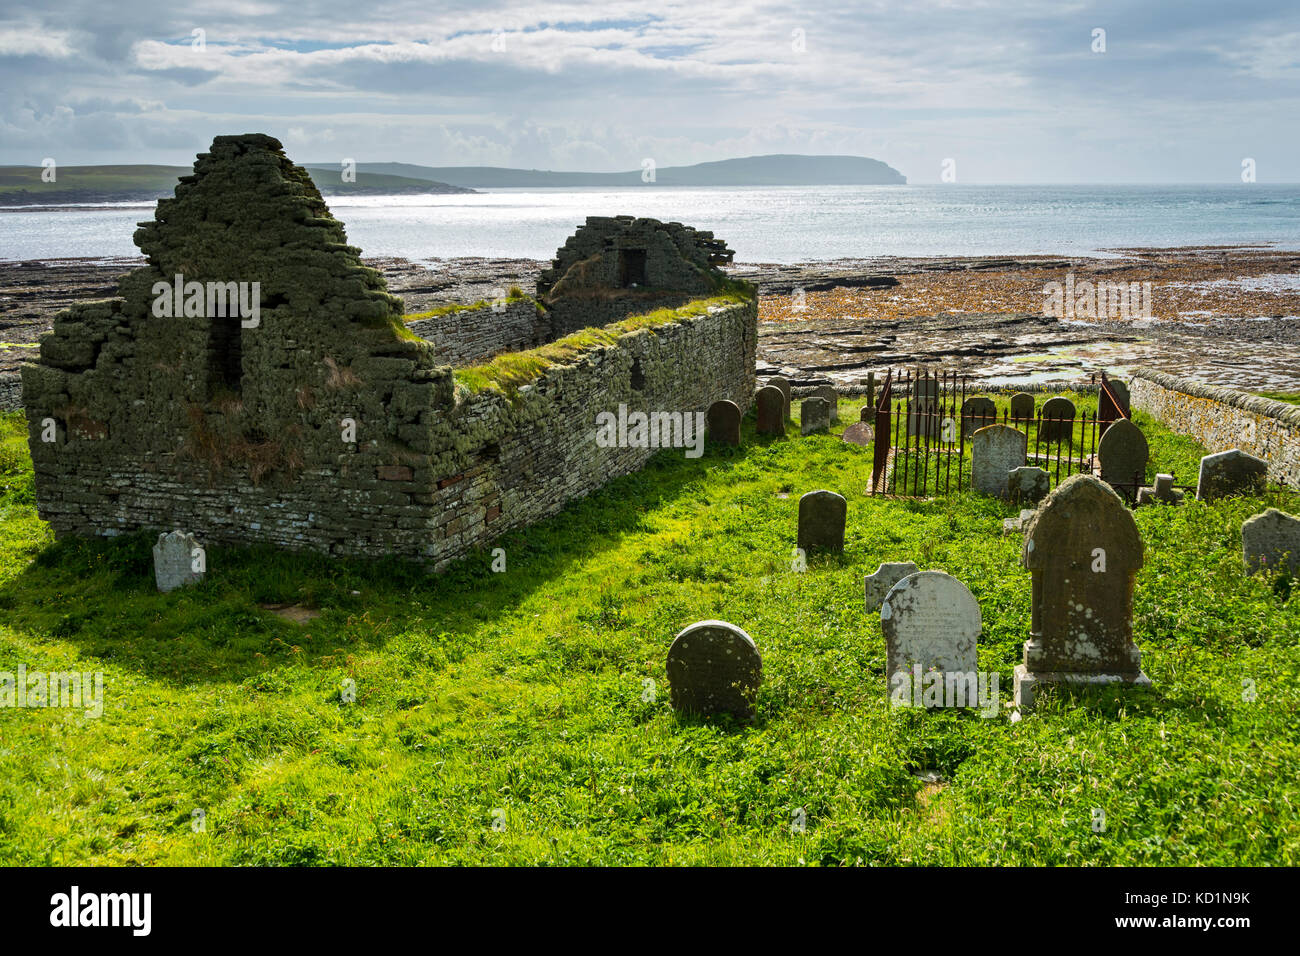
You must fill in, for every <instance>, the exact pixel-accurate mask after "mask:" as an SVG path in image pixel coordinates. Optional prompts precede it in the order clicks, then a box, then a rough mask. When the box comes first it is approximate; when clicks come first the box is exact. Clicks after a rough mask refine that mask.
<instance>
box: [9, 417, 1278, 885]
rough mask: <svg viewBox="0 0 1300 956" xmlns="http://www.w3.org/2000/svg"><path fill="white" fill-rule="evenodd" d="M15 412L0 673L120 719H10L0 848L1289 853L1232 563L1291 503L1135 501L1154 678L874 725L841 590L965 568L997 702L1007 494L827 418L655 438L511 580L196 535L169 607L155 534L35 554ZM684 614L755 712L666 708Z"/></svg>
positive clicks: (1257, 582) (869, 622) (1268, 614)
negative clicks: (742, 661) (1245, 532)
mask: <svg viewBox="0 0 1300 956" xmlns="http://www.w3.org/2000/svg"><path fill="white" fill-rule="evenodd" d="M840 408H841V416H842V424H841V425H840V426H837V427H836V429H835V431H836V432H838V431H840V430H841V429H842V427H843V425H844V424H847V423H849V422H853V421H857V419H858V412H857V408H856V407H855V405H854V404H853V403H849V402H846V401H841V404H840ZM796 418H797V410H796ZM1138 422H1139V424H1141V425H1142V426H1143V428H1144V430H1145V431H1146V432H1147V434H1148V436H1149V437H1150V439H1151V449H1152V457H1153V462H1152V465H1153V467H1152V471H1153V472H1154V471H1155V470H1157V469H1158V470H1160V471H1170V470H1172V471H1174V472H1175V474H1177V475H1179V476H1180V481H1188V480H1194V475H1195V465H1196V460H1197V458H1198V457H1199V456H1200V455H1201V454H1203V453H1204V450H1203V449H1201V448H1199V447H1197V446H1195V445H1194V444H1193V443H1191V442H1189V441H1187V440H1186V439H1182V438H1179V437H1177V436H1173V435H1171V434H1169V433H1168V432H1167V431H1165V430H1164V429H1162V428H1160V427H1159V426H1158V425H1156V424H1155V423H1154V422H1152V421H1150V420H1149V419H1144V418H1141V417H1140V416H1139V418H1138ZM23 428H24V426H23V424H22V420H21V418H20V417H19V416H13V415H11V416H7V417H5V418H4V419H3V428H2V433H0V490H2V492H3V496H2V497H0V521H2V524H0V527H2V531H0V671H15V670H16V668H17V666H18V665H19V664H20V663H21V664H25V666H26V667H27V669H28V670H29V671H31V670H37V669H46V670H71V669H76V670H81V671H102V672H103V673H104V677H105V682H106V689H105V710H104V714H103V716H102V717H101V718H99V719H93V718H87V717H85V716H84V715H82V714H81V713H80V712H76V711H70V710H67V709H52V708H51V709H16V708H0V863H10V864H163V863H169V864H414V863H433V864H448V863H473V864H640V863H644V864H700V863H712V864H795V863H808V864H826V865H838V864H1139V865H1156V864H1159V865H1188V864H1225V865H1235V864H1252V865H1253V864H1289V865H1296V864H1297V863H1300V733H1298V732H1297V728H1298V727H1300V712H1298V711H1300V648H1298V647H1297V638H1298V636H1300V597H1291V598H1290V599H1289V600H1288V599H1287V597H1286V594H1287V587H1286V585H1287V582H1271V581H1269V580H1266V579H1264V578H1262V577H1255V578H1251V577H1247V576H1246V575H1244V574H1243V572H1242V560H1241V552H1240V547H1241V545H1240V528H1241V523H1242V521H1243V520H1244V519H1245V518H1247V517H1249V516H1250V515H1252V514H1255V513H1257V512H1259V511H1261V510H1263V508H1265V507H1266V506H1268V505H1269V504H1274V505H1276V506H1278V507H1283V508H1285V509H1286V510H1289V511H1292V512H1296V511H1300V499H1297V498H1296V497H1294V496H1293V497H1282V496H1280V495H1277V494H1273V495H1270V497H1269V498H1268V499H1267V500H1250V499H1240V500H1232V501H1229V502H1222V503H1218V504H1215V505H1213V506H1207V505H1204V504H1200V503H1196V502H1189V503H1188V504H1186V505H1184V506H1182V507H1176V508H1175V507H1150V508H1142V509H1139V510H1138V511H1137V512H1136V518H1137V522H1138V525H1139V527H1140V528H1141V530H1142V534H1143V538H1144V540H1145V542H1146V548H1147V559H1146V566H1145V567H1144V568H1143V570H1142V572H1141V573H1140V575H1139V577H1138V581H1137V589H1136V597H1135V609H1136V610H1135V636H1136V639H1137V643H1138V645H1139V646H1140V648H1141V649H1142V653H1143V666H1144V669H1145V670H1146V672H1147V674H1148V675H1150V677H1151V679H1152V680H1153V682H1154V689H1153V690H1152V691H1150V692H1147V693H1137V694H1130V695H1127V696H1126V695H1123V694H1120V693H1117V692H1115V691H1100V692H1095V693H1091V694H1083V695H1079V696H1075V697H1070V696H1065V697H1048V698H1046V699H1045V700H1044V702H1043V703H1042V704H1041V705H1040V706H1039V708H1038V709H1037V710H1036V711H1035V712H1034V713H1032V714H1030V715H1029V716H1027V717H1025V718H1024V719H1022V720H1020V721H1018V722H1012V721H1011V720H1010V719H1009V712H1007V711H1004V712H1003V714H1002V715H1001V716H998V717H995V718H991V719H986V718H982V717H980V716H979V715H978V713H977V712H976V711H969V712H953V711H945V712H932V713H920V712H915V711H911V710H905V711H892V710H890V708H889V706H888V702H887V699H886V686H885V676H884V667H885V660H884V644H883V639H882V636H881V631H880V625H879V619H878V617H876V616H875V615H868V614H867V613H865V612H864V609H863V596H862V579H863V576H864V575H865V574H869V573H871V572H873V571H874V570H875V569H876V566H877V565H878V564H879V563H880V562H882V561H891V560H905V559H912V560H915V561H916V562H917V563H918V564H919V565H920V566H921V567H923V568H941V569H943V570H946V571H948V572H949V573H951V574H954V575H956V576H957V577H959V578H961V579H962V580H963V581H964V582H965V583H966V585H967V586H968V587H969V588H970V589H971V591H972V592H973V593H974V594H975V596H976V597H977V598H978V600H979V603H980V607H981V610H982V614H983V621H984V636H983V638H982V639H981V645H980V666H981V668H982V669H985V670H994V671H997V672H998V673H999V674H1000V677H1001V690H1002V694H1003V699H1004V701H1008V702H1009V700H1010V695H1011V684H1012V681H1011V671H1012V668H1013V667H1014V665H1015V664H1016V663H1017V662H1018V661H1019V657H1020V652H1021V644H1022V642H1023V641H1024V639H1025V638H1026V636H1027V635H1028V632H1029V575H1028V573H1027V572H1025V571H1023V570H1022V569H1021V568H1020V567H1019V565H1018V555H1019V545H1020V542H1019V540H1018V536H1003V535H1002V533H1001V524H1002V519H1003V518H1004V517H1007V516H1009V515H1012V514H1014V513H1015V511H1016V509H1015V508H1013V507H1012V506H1010V505H1004V504H1002V503H1001V502H998V501H995V500H991V499H980V498H975V497H971V496H966V495H962V496H955V497H953V498H950V499H939V500H928V501H909V500H882V499H870V498H868V497H866V496H865V495H864V493H863V492H864V489H865V488H866V486H867V484H868V483H869V480H870V474H871V455H870V450H869V449H862V448H858V447H855V446H852V445H849V444H846V443H844V442H842V441H840V439H839V438H838V436H837V435H836V434H830V435H814V436H810V437H808V438H799V437H797V429H795V428H792V430H791V436H792V437H789V438H787V439H784V440H780V439H756V438H755V437H754V435H753V431H752V429H753V421H752V418H750V419H747V420H746V423H745V440H746V443H745V446H744V447H743V448H742V449H739V450H735V451H733V450H729V449H723V448H716V447H711V448H710V449H709V450H708V452H707V453H706V454H705V456H704V457H703V458H701V459H694V460H692V459H686V458H685V457H684V456H683V455H681V454H680V453H679V452H671V451H669V452H663V453H661V454H660V455H659V456H658V457H657V458H656V459H655V460H654V461H653V462H652V463H651V464H650V466H649V467H648V468H646V469H645V470H644V471H643V472H640V473H638V474H635V475H630V476H627V477H625V478H622V479H619V480H617V481H614V482H612V483H611V484H609V485H607V486H606V487H605V488H604V489H602V490H601V491H600V492H598V493H597V494H594V495H592V496H591V497H590V498H587V499H585V500H583V501H579V502H575V503H573V504H572V505H570V506H569V507H568V508H566V509H565V511H564V512H563V513H562V514H560V515H559V516H557V517H556V518H554V519H552V520H550V521H547V522H545V523H543V524H541V525H538V526H535V527H533V528H530V529H527V530H526V531H521V532H517V533H513V534H511V535H508V536H506V537H505V538H503V539H501V540H500V541H498V542H497V544H498V545H499V546H500V547H503V548H504V549H505V552H506V570H505V572H504V573H493V572H492V570H491V563H492V558H491V556H490V555H489V554H488V553H486V552H485V553H483V554H481V555H479V556H476V557H474V558H471V559H468V560H466V561H463V562H461V563H460V564H458V565H456V566H454V567H453V568H452V569H450V570H449V571H448V572H447V573H445V574H442V575H439V576H426V575H425V574H423V573H422V572H420V571H419V570H418V569H415V568H412V567H409V566H407V565H404V564H401V563H397V562H384V563H366V562H361V561H343V560H334V559H326V558H323V557H318V556H291V555H285V554H279V553H274V552H269V551H261V550H243V549H230V548H219V547H215V546H214V547H212V548H210V549H209V552H208V562H209V569H210V570H209V574H208V578H207V580H206V581H205V582H204V583H203V584H201V585H200V586H198V587H196V588H192V589H185V590H182V591H178V592H173V593H171V594H168V595H160V594H158V593H157V592H156V590H155V588H154V585H153V572H152V560H151V557H150V550H149V548H150V544H151V541H150V539H149V537H148V536H133V537H130V538H124V539H117V540H97V541H63V542H58V543H55V542H53V540H52V537H51V534H50V532H49V530H48V528H47V527H46V526H45V525H44V524H43V523H42V522H40V521H39V520H38V519H37V518H36V516H35V512H34V503H33V501H34V499H33V493H32V475H31V464H30V461H29V459H28V457H27V453H26V447H25V440H24V436H23ZM818 488H829V489H832V490H836V491H839V492H841V493H843V494H844V495H845V496H846V497H847V498H848V500H849V515H848V539H847V547H846V551H845V553H844V554H843V555H842V556H834V557H826V556H821V557H817V556H814V557H812V558H811V559H810V560H809V563H808V568H807V571H806V572H804V573H796V572H794V571H792V570H791V563H792V549H793V546H794V535H795V516H796V509H797V504H798V498H799V495H800V494H802V493H803V492H806V491H810V490H814V489H818ZM272 602H274V603H295V604H302V605H305V606H308V607H311V608H316V609H318V610H319V611H320V612H321V616H320V617H319V618H317V619H315V620H312V621H309V622H308V623H306V624H301V625H300V624H294V623H291V622H289V621H286V620H284V619H282V618H280V617H278V616H276V615H275V614H273V613H272V612H271V611H268V610H263V609H262V608H261V606H260V605H261V604H265V603H272ZM703 618H721V619H724V620H728V621H731V622H732V623H734V624H736V625H739V626H740V627H743V628H744V629H745V630H746V631H748V632H749V634H751V635H752V636H753V637H754V639H755V640H756V641H757V643H758V646H759V648H760V649H761V651H762V653H763V667H764V675H765V682H764V684H763V687H762V690H761V692H760V694H759V697H758V713H757V717H756V719H755V720H754V721H753V722H752V723H750V724H748V725H739V724H735V723H732V722H730V721H729V720H721V721H704V720H699V719H685V718H679V717H678V716H676V715H675V714H674V713H673V711H672V710H671V709H670V707H669V705H668V692H667V691H668V688H667V686H666V684H665V678H664V657H665V653H666V651H667V648H668V645H669V643H670V642H671V640H672V637H673V635H674V634H675V633H676V632H677V631H678V630H680V629H681V628H682V627H684V626H685V625H687V624H689V623H691V622H693V621H696V620H700V619H703ZM348 680H351V681H354V682H355V700H354V701H351V702H349V701H348V699H347V698H348V697H350V695H349V694H348V693H347V692H345V690H344V687H345V681H348ZM920 771H933V772H935V773H937V774H938V775H939V777H940V780H939V782H937V783H924V782H922V781H921V780H919V779H918V777H917V776H916V773H917V772H920ZM1095 808H1100V809H1102V810H1104V811H1105V819H1106V827H1105V830H1104V832H1097V831H1094V829H1093V826H1092V819H1093V811H1094V809H1095ZM196 809H202V810H203V811H204V813H205V814H206V821H205V829H204V830H203V831H202V832H195V826H194V819H195V818H194V815H193V811H195V810H196ZM800 810H802V811H803V812H804V814H806V828H803V829H801V828H799V827H792V821H794V820H796V814H797V813H798V812H799V811H800Z"/></svg>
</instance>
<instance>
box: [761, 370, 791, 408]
mask: <svg viewBox="0 0 1300 956" xmlns="http://www.w3.org/2000/svg"><path fill="white" fill-rule="evenodd" d="M767 384H768V385H772V386H774V387H776V388H779V389H780V390H781V394H782V395H784V396H785V417H786V418H789V417H790V402H791V400H792V399H793V392H792V391H791V390H790V382H789V380H787V379H784V378H782V377H781V376H780V375H773V376H772V377H771V378H769V379H768V380H767Z"/></svg>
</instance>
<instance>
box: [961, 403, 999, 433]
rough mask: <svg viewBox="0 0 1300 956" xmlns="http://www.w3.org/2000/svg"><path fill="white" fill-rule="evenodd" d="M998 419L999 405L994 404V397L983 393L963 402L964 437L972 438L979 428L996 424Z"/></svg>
mask: <svg viewBox="0 0 1300 956" xmlns="http://www.w3.org/2000/svg"><path fill="white" fill-rule="evenodd" d="M997 421H998V407H997V405H995V404H993V399H991V398H986V397H985V396H983V395H976V396H974V397H973V398H968V399H966V401H964V402H962V406H961V434H962V437H963V438H970V436H971V435H973V434H975V432H977V431H978V430H979V429H981V428H986V427H988V426H989V425H996V424H997Z"/></svg>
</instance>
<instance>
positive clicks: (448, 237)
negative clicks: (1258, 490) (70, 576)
mask: <svg viewBox="0 0 1300 956" xmlns="http://www.w3.org/2000/svg"><path fill="white" fill-rule="evenodd" d="M327 199H328V196H327ZM329 204H330V208H331V209H332V210H333V212H334V215H335V216H337V217H338V218H340V219H341V220H343V222H344V223H345V224H346V226H347V232H348V238H349V241H351V242H352V243H353V244H354V245H358V246H360V247H361V249H362V252H363V254H365V255H368V256H404V257H407V258H410V259H415V260H427V259H442V258H452V257H456V256H483V257H499V258H529V259H549V258H550V257H551V256H553V255H554V254H555V250H556V248H557V247H558V246H559V245H560V244H561V243H563V242H564V240H565V238H566V237H567V236H569V235H570V234H571V233H572V232H573V230H574V228H575V227H576V226H577V225H578V224H579V223H581V222H582V221H583V219H584V218H586V217H587V216H590V215H606V216H608V215H618V214H630V215H637V216H651V217H654V218H656V219H663V220H678V221H680V222H685V223H687V224H689V225H692V226H695V227H697V228H701V229H711V230H713V231H714V232H715V233H716V234H717V235H718V236H719V237H720V238H722V239H725V240H726V241H727V242H728V244H729V245H730V246H731V248H733V249H735V250H736V259H737V261H738V262H778V263H792V262H800V261H818V260H827V259H839V258H858V257H868V256H884V255H895V256H954V255H989V254H1005V255H1023V254H1032V253H1056V254H1076V255H1087V254H1097V253H1104V252H1105V251H1106V250H1112V249H1116V248H1121V247H1132V246H1190V245H1233V244H1270V245H1272V246H1273V247H1274V248H1282V249H1300V185H1265V184H1259V183H1252V184H1246V183H1241V184H1231V185H1206V186H973V185H971V186H968V185H960V184H945V185H923V186H785V187H748V188H734V189H722V188H716V187H699V188H689V187H663V186H653V185H647V186H642V187H630V188H621V189H603V188H591V189H543V190H537V189H496V190H492V191H490V192H482V193H480V194H478V195H454V196H372V197H358V198H347V199H345V198H335V199H329ZM152 210H153V203H129V204H128V203H120V204H114V205H111V206H107V207H104V206H99V207H92V208H87V207H85V206H61V207H57V208H54V209H42V210H40V211H24V210H21V209H18V210H15V209H4V208H2V207H0V259H50V258H60V257H69V256H89V257H100V256H123V255H136V254H138V252H137V250H136V248H135V246H134V244H133V243H132V242H131V235H132V233H133V232H134V230H135V227H136V223H137V222H139V221H140V220H144V219H149V218H151V217H152V214H153V213H152Z"/></svg>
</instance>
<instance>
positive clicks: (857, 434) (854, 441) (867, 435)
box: [840, 422, 876, 448]
mask: <svg viewBox="0 0 1300 956" xmlns="http://www.w3.org/2000/svg"><path fill="white" fill-rule="evenodd" d="M875 437H876V430H875V429H874V428H873V427H872V426H870V425H868V424H867V423H866V422H854V423H853V424H852V425H850V426H849V427H848V428H846V429H844V433H843V434H842V435H840V438H841V439H843V440H844V441H846V442H848V443H849V444H850V445H858V446H860V447H863V448H865V447H866V446H867V445H869V444H871V440H872V439H873V438H875Z"/></svg>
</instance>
